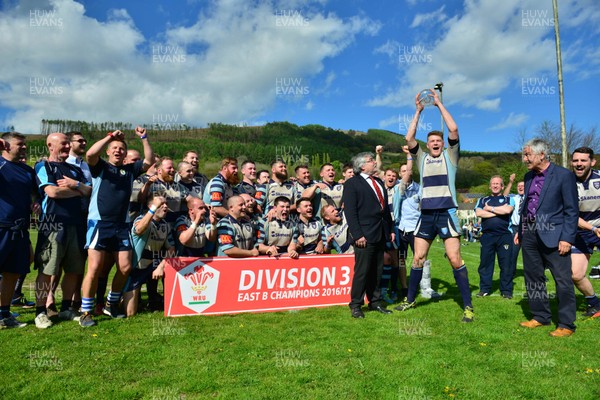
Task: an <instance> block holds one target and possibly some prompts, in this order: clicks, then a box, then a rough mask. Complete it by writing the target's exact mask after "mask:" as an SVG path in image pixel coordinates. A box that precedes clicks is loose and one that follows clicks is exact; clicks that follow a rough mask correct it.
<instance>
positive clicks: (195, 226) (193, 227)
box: [190, 222, 198, 229]
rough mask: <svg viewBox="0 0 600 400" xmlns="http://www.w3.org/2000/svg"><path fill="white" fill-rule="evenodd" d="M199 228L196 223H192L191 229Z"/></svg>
mask: <svg viewBox="0 0 600 400" xmlns="http://www.w3.org/2000/svg"><path fill="white" fill-rule="evenodd" d="M197 227H198V225H196V223H195V222H192V224H191V225H190V228H192V229H196V228H197Z"/></svg>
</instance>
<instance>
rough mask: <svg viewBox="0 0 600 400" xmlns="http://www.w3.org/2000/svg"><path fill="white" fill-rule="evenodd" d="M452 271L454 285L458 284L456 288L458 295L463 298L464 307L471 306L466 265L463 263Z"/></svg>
mask: <svg viewBox="0 0 600 400" xmlns="http://www.w3.org/2000/svg"><path fill="white" fill-rule="evenodd" d="M452 272H454V280H455V281H456V286H458V290H460V295H461V297H462V299H463V306H464V307H473V303H472V302H471V289H470V288H469V274H468V272H467V267H466V266H465V264H463V265H462V266H461V267H460V268H458V269H453V270H452Z"/></svg>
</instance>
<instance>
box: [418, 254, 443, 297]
mask: <svg viewBox="0 0 600 400" xmlns="http://www.w3.org/2000/svg"><path fill="white" fill-rule="evenodd" d="M421 297H423V298H426V299H439V298H440V297H442V295H440V294H439V293H438V292H436V291H435V290H433V289H432V288H431V261H430V260H426V261H425V262H424V263H423V277H422V278H421Z"/></svg>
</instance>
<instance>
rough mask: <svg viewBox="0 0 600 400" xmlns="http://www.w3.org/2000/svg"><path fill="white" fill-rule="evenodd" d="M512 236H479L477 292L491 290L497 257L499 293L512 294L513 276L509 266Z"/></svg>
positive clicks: (485, 234) (489, 234) (505, 234)
mask: <svg viewBox="0 0 600 400" xmlns="http://www.w3.org/2000/svg"><path fill="white" fill-rule="evenodd" d="M512 238H513V236H512V234H511V233H509V232H506V233H504V234H494V233H484V234H483V235H482V236H481V239H480V242H481V253H480V262H479V269H478V272H479V290H480V291H482V292H484V293H489V292H490V291H491V290H492V278H493V276H494V262H495V258H496V254H497V255H498V265H499V266H500V292H502V293H511V294H512V292H513V277H514V275H515V272H514V270H513V269H512V265H511V262H510V261H511V259H510V256H511V253H512V246H513V245H512V244H511V242H512Z"/></svg>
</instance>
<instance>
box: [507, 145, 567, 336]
mask: <svg viewBox="0 0 600 400" xmlns="http://www.w3.org/2000/svg"><path fill="white" fill-rule="evenodd" d="M549 154H550V153H549V147H548V144H547V143H546V142H544V141H543V140H541V139H532V140H530V141H529V142H527V143H526V144H525V146H524V147H523V162H524V163H525V164H526V166H527V169H528V170H529V172H527V173H526V174H525V179H524V181H525V199H524V200H523V201H524V206H523V207H522V208H521V222H520V224H519V230H518V232H517V234H516V235H515V244H519V243H520V244H521V249H522V250H523V272H524V274H525V285H526V289H527V298H528V300H529V308H530V310H531V314H533V318H532V319H530V320H529V321H524V322H521V326H523V327H525V328H531V329H533V328H538V327H540V326H544V325H550V323H551V322H552V314H551V311H550V304H549V301H548V292H547V290H546V277H545V274H544V269H545V267H547V268H548V269H549V270H550V272H551V273H552V277H553V278H554V281H555V283H556V296H557V297H558V327H557V329H556V330H554V331H552V332H550V335H551V336H558V337H562V336H571V335H572V334H573V333H574V332H575V310H576V304H575V289H574V286H573V281H572V279H571V257H570V253H571V245H572V244H573V243H575V235H576V233H577V221H578V215H579V207H578V199H577V186H576V184H575V175H574V174H573V173H572V172H571V171H569V170H567V169H566V168H563V167H559V166H558V165H555V164H553V163H551V162H550V161H549V160H548V156H549Z"/></svg>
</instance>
